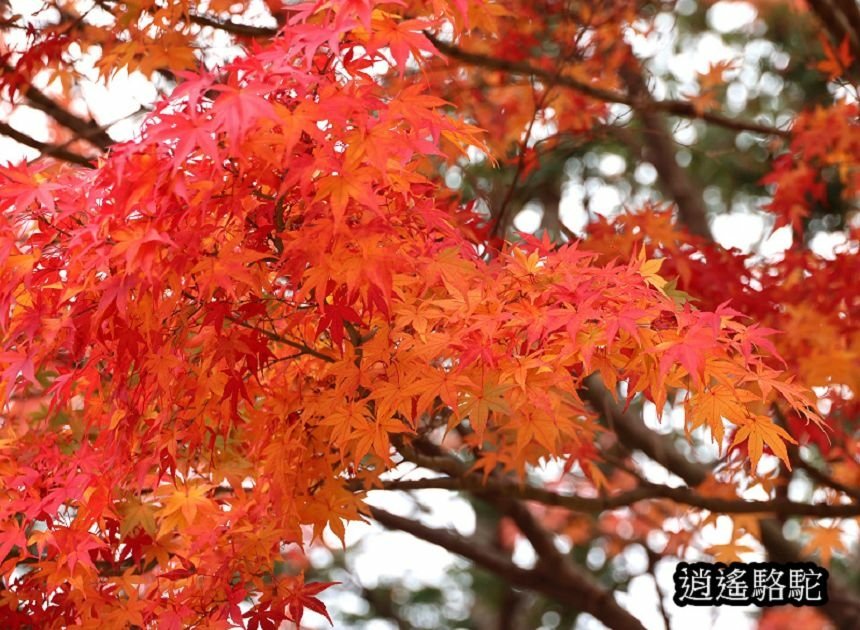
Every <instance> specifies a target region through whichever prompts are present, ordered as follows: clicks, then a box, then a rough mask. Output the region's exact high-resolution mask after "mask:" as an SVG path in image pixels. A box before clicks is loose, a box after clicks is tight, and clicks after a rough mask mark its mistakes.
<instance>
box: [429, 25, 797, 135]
mask: <svg viewBox="0 0 860 630" xmlns="http://www.w3.org/2000/svg"><path fill="white" fill-rule="evenodd" d="M424 34H425V35H426V36H427V38H428V39H429V40H430V41H431V42H432V43H433V45H434V46H436V48H437V49H438V50H439V51H440V52H442V53H443V54H445V55H447V56H449V57H451V58H453V59H457V60H458V61H462V62H463V63H466V64H469V65H473V66H479V67H482V68H489V69H491V70H501V71H502V72H507V73H509V74H512V75H518V76H524V77H537V78H539V79H543V80H544V81H546V82H547V83H548V84H549V85H559V86H563V87H568V88H571V89H573V90H576V91H577V92H580V93H581V94H585V95H586V96H590V97H591V98H594V99H597V100H601V101H605V102H607V103H619V104H621V105H627V106H629V107H632V108H634V109H638V108H639V107H641V106H643V105H645V103H640V102H638V101H636V99H634V98H631V97H629V96H627V95H626V94H622V93H620V92H616V91H613V90H607V89H604V88H600V87H597V86H595V85H591V84H589V83H583V82H581V81H577V80H576V79H574V78H571V77H567V76H558V77H556V75H555V74H554V73H552V72H549V71H547V70H543V69H541V68H537V67H535V66H532V65H530V64H528V63H523V62H517V61H506V60H504V59H496V58H494V57H488V56H486V55H482V54H479V53H473V52H468V51H465V50H462V49H460V48H458V47H457V46H454V45H452V44H448V43H445V42H443V41H441V40H439V39H437V38H436V37H435V36H434V35H433V34H432V33H429V32H427V31H425V32H424ZM647 105H648V106H649V107H652V108H654V109H655V110H657V111H661V112H665V113H667V114H671V115H673V116H680V117H681V118H693V119H698V120H704V121H706V122H709V123H712V124H715V125H719V126H721V127H725V128H726V129H731V130H733V131H750V132H752V133H761V134H766V135H772V136H779V137H783V138H785V137H788V135H789V132H788V131H786V130H784V129H779V128H777V127H772V126H770V125H765V124H762V123H757V122H752V121H748V120H740V119H736V118H729V117H728V116H724V115H722V114H718V113H715V112H707V111H705V112H701V111H697V110H696V108H695V107H693V105H692V104H691V103H688V102H687V101H675V100H662V101H653V102H651V103H648V104H647Z"/></svg>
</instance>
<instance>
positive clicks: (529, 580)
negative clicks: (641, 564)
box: [369, 506, 643, 630]
mask: <svg viewBox="0 0 860 630" xmlns="http://www.w3.org/2000/svg"><path fill="white" fill-rule="evenodd" d="M369 509H370V514H371V516H372V517H373V518H374V519H375V520H376V521H377V522H379V523H380V524H381V525H383V526H384V527H387V528H388V529H398V530H400V531H403V532H406V533H408V534H412V535H413V536H415V537H416V538H420V539H421V540H425V541H427V542H429V543H432V544H434V545H438V546H440V547H443V548H444V549H447V550H448V551H450V552H452V553H455V554H457V555H460V556H463V557H464V558H467V559H469V560H471V561H472V562H474V563H475V564H476V565H478V566H480V567H482V568H484V569H487V570H488V571H491V572H492V573H495V574H496V575H498V576H499V577H501V578H503V579H505V580H506V581H508V582H509V583H510V584H513V585H514V586H519V587H521V588H527V589H530V590H533V591H537V592H539V593H542V594H544V595H546V596H548V597H551V598H553V599H555V600H557V601H558V602H559V603H561V604H564V605H565V606H568V607H570V608H573V609H576V610H581V611H583V612H587V613H589V614H590V615H593V616H594V617H595V618H596V619H598V620H599V621H601V622H603V623H604V624H605V625H607V626H608V627H610V628H623V629H625V630H626V629H628V628H630V629H636V628H643V626H642V624H641V623H640V622H639V620H638V619H636V618H635V617H634V616H633V615H631V614H630V613H629V612H627V611H626V610H624V608H622V607H621V606H620V605H619V604H618V602H616V601H615V599H614V598H613V597H612V594H611V593H610V592H609V591H606V590H605V589H602V588H601V587H599V586H597V585H596V584H593V583H592V582H591V581H590V580H588V579H586V577H585V576H580V575H575V574H571V573H568V572H558V571H555V572H553V571H551V570H549V569H548V568H544V567H543V566H541V565H539V566H537V567H535V568H534V569H523V568H521V567H519V566H517V565H516V564H514V563H513V562H512V561H511V560H510V559H507V558H504V557H501V556H500V555H499V554H498V553H496V552H495V551H493V550H491V549H488V548H486V547H485V546H484V545H483V544H481V543H480V542H478V541H475V540H471V539H468V538H465V537H463V536H460V535H459V534H455V533H453V532H449V531H445V530H440V529H435V528H432V527H427V526H426V525H422V524H421V523H418V522H416V521H415V520H413V519H410V518H405V517H402V516H397V515H395V514H391V513H390V512H386V511H385V510H382V509H380V508H377V507H373V506H371V507H370V508H369Z"/></svg>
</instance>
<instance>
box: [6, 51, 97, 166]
mask: <svg viewBox="0 0 860 630" xmlns="http://www.w3.org/2000/svg"><path fill="white" fill-rule="evenodd" d="M1 69H2V72H3V74H6V73H8V72H12V68H10V67H9V66H7V65H3V66H2V68H1ZM24 96H25V97H26V99H27V104H28V105H29V106H30V107H32V108H34V109H38V110H39V111H41V112H43V113H44V114H47V115H48V116H50V117H51V118H53V119H54V120H56V121H57V122H58V123H59V124H61V125H62V126H63V127H65V128H66V129H68V130H69V131H72V132H73V133H75V134H76V135H77V137H78V138H80V139H82V140H86V141H87V142H89V143H90V144H92V145H93V146H95V147H98V148H99V149H101V150H102V151H107V150H108V148H109V147H110V146H111V145H112V144H113V143H114V141H113V139H112V138H111V137H110V136H109V135H108V133H107V132H106V131H105V130H104V129H102V128H101V127H100V126H99V125H98V124H97V123H96V122H95V121H94V120H85V119H83V118H80V117H78V116H76V115H75V114H73V113H71V112H70V111H69V110H67V109H65V108H64V107H62V106H61V105H59V104H58V103H56V102H55V101H54V100H53V99H51V98H50V97H48V96H47V95H46V94H45V93H44V92H42V91H41V90H39V89H38V88H36V87H34V86H32V85H29V86H27V88H26V89H25V90H24Z"/></svg>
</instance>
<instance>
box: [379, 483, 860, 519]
mask: <svg viewBox="0 0 860 630" xmlns="http://www.w3.org/2000/svg"><path fill="white" fill-rule="evenodd" d="M383 487H384V488H385V489H386V490H419V489H422V488H442V489H445V490H463V491H469V492H473V493H475V494H479V495H483V494H500V495H504V496H510V497H515V498H518V499H523V500H527V501H536V502H537V503H542V504H544V505H551V506H556V507H563V508H567V509H569V510H572V511H574V512H584V513H588V514H601V513H602V512H606V511H609V510H617V509H619V508H623V507H629V506H631V505H633V504H635V503H638V502H640V501H649V500H655V499H667V500H669V501H674V502H675V503H680V504H683V505H687V506H690V507H694V508H698V509H702V510H709V511H711V512H717V513H720V514H779V515H781V516H811V517H816V518H848V517H854V516H860V505H857V504H853V503H849V504H828V503H800V502H797V501H790V500H787V499H786V500H782V499H771V500H769V501H746V500H744V499H724V498H722V497H707V496H702V495H700V494H698V493H697V492H696V491H695V490H692V489H691V488H672V487H669V486H662V485H658V484H650V483H649V484H645V485H642V486H640V487H638V488H636V489H635V490H629V491H627V492H621V493H619V494H615V495H611V496H605V497H580V496H576V495H565V494H558V493H555V492H551V491H549V490H546V489H544V488H540V487H536V486H530V485H527V484H518V483H516V482H514V481H511V480H506V479H501V478H492V477H491V478H489V479H487V481H486V482H484V481H483V480H482V479H481V478H480V477H479V476H478V475H468V476H465V477H460V478H454V477H442V478H435V479H415V480H407V481H389V482H386V483H385V484H384V486H383Z"/></svg>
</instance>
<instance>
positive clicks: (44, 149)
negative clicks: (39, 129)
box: [0, 121, 94, 168]
mask: <svg viewBox="0 0 860 630" xmlns="http://www.w3.org/2000/svg"><path fill="white" fill-rule="evenodd" d="M0 134H3V135H4V136H8V137H10V138H12V139H13V140H14V141H15V142H20V143H21V144H23V145H25V146H28V147H31V148H33V149H36V150H37V151H39V152H40V153H42V154H44V155H50V156H51V157H53V158H57V159H58V160H62V161H64V162H70V163H71V164H79V165H80V166H86V167H87V168H94V166H93V160H94V158H88V157H85V156H83V155H79V154H77V153H73V152H71V151H69V150H67V149H64V148H63V147H58V146H55V145H53V144H48V143H47V142H41V141H40V140H36V139H35V138H32V137H30V136H28V135H27V134H25V133H23V132H21V131H18V130H17V129H15V128H14V127H12V126H11V125H8V124H6V123H5V122H2V121H0Z"/></svg>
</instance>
